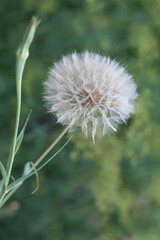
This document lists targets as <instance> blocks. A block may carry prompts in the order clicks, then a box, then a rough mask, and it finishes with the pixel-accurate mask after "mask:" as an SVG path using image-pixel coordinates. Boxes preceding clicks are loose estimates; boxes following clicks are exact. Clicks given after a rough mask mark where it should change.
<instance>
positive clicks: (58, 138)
mask: <svg viewBox="0 0 160 240" xmlns="http://www.w3.org/2000/svg"><path fill="white" fill-rule="evenodd" d="M68 129H69V126H66V127H65V128H64V129H63V131H62V132H61V133H60V134H59V135H58V137H57V138H56V139H55V140H54V141H53V142H52V143H51V144H50V145H49V147H48V148H47V149H46V150H45V151H44V152H43V153H42V155H41V156H40V157H39V158H38V159H37V161H36V162H35V163H34V166H33V167H32V168H31V171H32V170H34V169H35V168H36V167H37V166H38V164H39V163H40V162H41V161H42V160H43V159H44V158H45V156H46V155H47V154H48V153H49V152H50V151H51V150H52V149H53V148H54V146H55V145H56V144H57V143H58V142H59V141H60V140H61V138H62V137H63V136H64V135H65V133H66V132H67V131H68Z"/></svg>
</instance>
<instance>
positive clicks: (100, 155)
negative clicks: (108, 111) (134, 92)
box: [0, 0, 160, 240]
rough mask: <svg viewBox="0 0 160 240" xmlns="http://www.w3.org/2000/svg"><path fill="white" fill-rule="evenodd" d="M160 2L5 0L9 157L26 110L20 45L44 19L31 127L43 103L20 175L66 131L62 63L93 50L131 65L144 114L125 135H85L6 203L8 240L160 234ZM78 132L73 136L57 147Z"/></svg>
mask: <svg viewBox="0 0 160 240" xmlns="http://www.w3.org/2000/svg"><path fill="white" fill-rule="evenodd" d="M159 13H160V1H151V0H128V1H123V0H37V1H36V0H13V1H11V0H0V16H1V21H0V159H1V160H2V161H3V163H5V162H6V159H7V156H8V152H9V145H10V142H11V138H12V134H13V128H14V120H15V108H16V95H15V49H16V48H17V46H18V44H19V43H20V41H21V39H22V36H23V33H24V30H25V28H26V26H27V25H28V23H29V21H30V18H31V16H32V15H36V16H38V17H39V18H41V20H42V22H41V24H40V26H39V28H38V30H37V33H36V36H35V39H34V42H33V44H32V46H31V49H30V57H29V60H28V61H27V64H26V68H25V73H24V81H23V100H22V117H21V126H22V125H23V122H24V120H25V118H26V116H27V114H28V112H29V110H30V109H32V110H33V112H32V115H31V119H30V121H29V124H28V127H27V129H26V134H25V139H24V142H23V144H22V147H21V150H20V151H19V153H18V154H17V157H16V161H15V167H14V171H13V176H14V177H19V176H20V175H21V173H22V171H23V166H24V164H25V162H27V161H35V160H36V158H37V157H38V156H39V155H40V154H41V152H42V151H43V150H44V149H45V147H46V146H47V145H48V144H49V143H50V142H51V141H52V139H54V138H55V137H56V136H57V135H58V133H59V132H60V131H61V130H62V127H61V126H60V125H57V124H56V119H55V118H53V117H52V116H50V115H49V114H48V113H46V109H45V107H44V102H43V100H42V92H43V86H42V83H43V81H44V79H45V78H46V76H47V71H48V68H49V67H50V66H51V65H52V63H53V61H56V60H59V59H60V58H61V56H62V55H64V54H67V53H70V52H72V51H75V50H76V51H77V52H82V51H84V50H86V49H88V50H90V51H95V52H98V53H100V54H103V55H106V56H107V55H110V56H111V57H112V58H114V59H116V60H117V61H119V62H120V63H121V64H122V65H123V66H126V67H127V70H128V71H129V73H131V74H132V75H133V77H134V79H135V82H136V83H137V86H138V93H139V98H138V101H137V105H136V114H135V115H134V116H133V117H132V119H130V120H129V121H128V125H127V126H126V125H123V126H121V127H120V129H119V131H118V132H117V133H116V134H112V135H111V136H105V137H103V138H102V139H101V140H97V141H96V144H95V145H94V146H93V144H92V141H91V140H90V139H86V138H84V137H83V136H82V135H81V134H80V133H74V134H72V136H73V137H72V141H71V142H70V143H69V144H68V145H67V147H66V148H65V149H64V150H63V151H62V152H61V153H60V154H59V155H58V156H57V157H56V158H55V159H54V160H53V161H52V162H51V163H50V164H49V165H48V166H47V167H45V169H43V170H42V171H41V172H40V174H39V177H40V187H39V189H38V191H37V192H36V193H35V194H34V195H31V192H32V191H33V190H34V188H35V186H36V179H35V177H34V176H33V177H32V178H31V179H30V180H28V181H27V182H26V183H25V184H24V185H23V186H22V187H21V188H20V189H19V190H18V191H17V192H16V193H15V195H14V196H13V197H12V198H11V199H10V201H9V202H8V204H7V205H6V206H5V207H4V208H3V209H2V210H1V211H0V239H1V240H10V239H12V240H53V239H54V240H159V239H160V124H159V121H160V111H159V103H160V19H159ZM68 138H69V135H68V136H66V137H65V138H64V139H63V140H62V141H61V143H59V145H58V146H57V148H56V149H59V148H60V147H61V146H62V144H63V143H64V142H65V141H66V139H68Z"/></svg>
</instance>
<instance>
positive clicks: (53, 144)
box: [0, 126, 69, 208]
mask: <svg viewBox="0 0 160 240" xmlns="http://www.w3.org/2000/svg"><path fill="white" fill-rule="evenodd" d="M68 129H69V126H66V127H65V128H64V129H63V131H62V132H61V133H60V134H59V135H58V137H57V138H56V139H55V140H54V141H53V142H52V143H51V144H50V145H49V147H48V148H47V149H46V150H45V151H44V152H43V153H42V155H41V156H40V157H39V158H38V159H37V160H36V162H35V163H34V166H33V167H32V168H31V169H30V172H29V173H28V174H30V173H31V172H32V171H34V170H35V167H37V166H38V165H39V164H40V163H41V161H42V160H43V159H44V158H45V157H46V156H47V154H48V153H49V152H50V151H51V150H52V149H53V148H54V147H55V145H56V144H57V143H58V142H59V141H60V140H61V138H62V137H63V136H64V135H65V133H66V132H67V131H68ZM22 184H23V183H20V184H19V185H18V186H16V187H15V188H14V189H12V190H11V191H10V192H9V193H8V194H7V195H5V193H4V195H3V197H1V199H0V208H1V207H2V206H3V205H4V204H5V202H6V201H7V200H8V199H9V198H10V197H11V196H12V195H13V193H14V192H15V191H16V190H17V189H18V188H19V187H20V186H21V185H22Z"/></svg>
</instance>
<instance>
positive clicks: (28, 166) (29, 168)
mask: <svg viewBox="0 0 160 240" xmlns="http://www.w3.org/2000/svg"><path fill="white" fill-rule="evenodd" d="M31 167H32V168H33V169H34V170H36V168H35V167H34V163H33V162H27V163H26V164H25V167H24V171H23V175H24V176H27V175H28V174H29V173H30V172H31ZM35 175H36V183H37V185H36V188H35V189H34V191H33V192H32V193H31V194H34V193H35V192H36V191H37V190H38V188H39V176H38V173H37V172H36V173H35Z"/></svg>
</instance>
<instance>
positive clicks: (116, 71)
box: [44, 52, 137, 141]
mask: <svg viewBox="0 0 160 240" xmlns="http://www.w3.org/2000/svg"><path fill="white" fill-rule="evenodd" d="M44 86H45V100H46V102H47V105H48V108H49V111H50V112H51V113H53V114H54V115H56V117H57V120H58V122H60V123H61V124H63V125H69V126H70V131H74V130H75V128H77V127H80V128H81V130H82V132H83V133H84V134H85V135H86V136H88V135H91V136H92V139H93V141H94V138H95V136H96V135H97V136H102V135H104V134H106V133H109V132H110V131H112V130H113V131H116V129H117V126H118V124H119V123H122V122H125V123H126V120H127V119H128V118H129V117H130V115H131V114H132V113H133V112H134V105H135V99H136V98H137V93H136V85H135V83H134V81H133V79H132V76H131V75H129V74H128V73H127V72H126V70H125V69H124V68H123V67H122V66H120V65H119V64H118V63H117V62H116V61H114V60H111V59H110V58H109V57H105V56H100V55H98V54H96V53H90V52H84V53H82V54H77V53H72V54H70V55H67V56H64V57H63V58H62V60H61V61H59V62H58V63H55V64H54V66H53V67H52V68H51V70H50V72H49V76H48V79H47V80H46V81H45V83H44Z"/></svg>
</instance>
